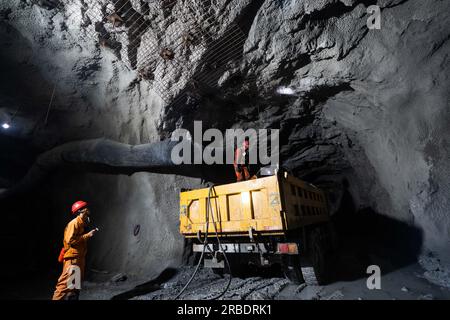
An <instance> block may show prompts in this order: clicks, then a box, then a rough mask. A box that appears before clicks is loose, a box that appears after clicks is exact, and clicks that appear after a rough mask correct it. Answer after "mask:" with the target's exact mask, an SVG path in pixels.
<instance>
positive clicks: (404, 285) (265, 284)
mask: <svg viewBox="0 0 450 320" xmlns="http://www.w3.org/2000/svg"><path fill="white" fill-rule="evenodd" d="M177 271H178V273H177V274H176V275H175V276H174V277H173V278H172V279H170V280H169V281H167V282H164V283H162V284H161V287H160V289H158V290H155V291H151V292H149V293H146V294H141V295H137V296H133V295H134V294H133V290H134V288H135V287H136V284H138V285H139V284H141V283H142V281H141V282H139V281H138V279H130V281H128V280H127V281H124V282H122V283H111V282H102V283H95V282H85V284H84V291H83V292H82V294H81V297H80V298H81V299H87V300H96V299H111V298H113V297H115V298H116V299H117V298H121V295H122V297H123V298H130V299H133V300H159V299H163V300H166V299H173V298H174V297H175V296H176V295H177V294H178V292H179V290H181V288H182V287H183V286H184V284H185V283H186V282H187V281H188V279H189V277H190V276H191V274H192V272H193V271H194V268H193V267H184V268H180V269H178V270H177ZM423 272H424V270H423V269H422V268H421V267H420V265H418V264H413V265H409V266H407V267H404V268H402V269H397V270H395V271H393V272H390V273H388V274H386V275H383V276H382V278H381V290H369V289H367V286H366V280H367V279H366V278H360V279H356V280H350V281H336V282H333V283H331V284H329V285H325V286H306V285H300V286H299V285H294V284H291V283H290V282H289V281H288V280H286V279H284V278H281V277H271V278H261V277H248V278H245V279H241V278H233V279H232V282H231V285H230V288H229V289H228V291H227V292H226V293H225V295H224V296H223V297H222V298H221V299H231V300H233V299H236V300H261V299H264V300H266V299H268V300H272V299H274V300H284V299H289V300H357V299H362V300H372V299H384V300H393V299H395V300H402V299H408V300H410V299H412V300H426V299H450V290H449V289H447V288H444V287H440V286H437V285H435V284H432V283H430V282H428V281H427V280H426V279H424V278H423V276H422V274H423ZM144 282H145V281H144ZM227 282H228V275H225V277H224V278H222V277H220V276H218V275H216V274H214V273H213V272H212V271H211V270H210V269H202V270H200V271H199V273H198V274H197V277H196V280H195V281H193V283H192V284H191V286H190V287H189V288H188V289H187V290H186V291H185V293H184V294H183V295H182V297H181V298H182V299H187V300H197V299H211V298H214V297H215V296H217V295H219V294H220V293H221V292H222V290H223V289H224V288H225V287H226V284H227ZM154 288H156V287H153V288H152V286H150V287H149V288H148V290H154ZM124 293H125V295H124ZM127 293H128V295H127Z"/></svg>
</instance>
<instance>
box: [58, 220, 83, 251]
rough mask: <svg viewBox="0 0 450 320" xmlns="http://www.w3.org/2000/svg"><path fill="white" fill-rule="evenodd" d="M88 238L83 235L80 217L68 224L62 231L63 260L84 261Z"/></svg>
mask: <svg viewBox="0 0 450 320" xmlns="http://www.w3.org/2000/svg"><path fill="white" fill-rule="evenodd" d="M87 240H88V236H87V234H85V233H84V221H83V219H81V217H80V216H77V217H76V218H75V219H73V220H72V221H70V222H69V224H68V225H67V226H66V229H65V230H64V240H63V245H64V248H63V249H64V259H84V258H85V257H86V253H87Z"/></svg>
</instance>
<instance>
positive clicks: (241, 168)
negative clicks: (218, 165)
mask: <svg viewBox="0 0 450 320" xmlns="http://www.w3.org/2000/svg"><path fill="white" fill-rule="evenodd" d="M249 146H250V143H249V139H248V137H245V140H244V142H243V143H242V146H241V147H240V148H236V150H235V152H234V172H235V173H236V179H237V181H245V180H249V179H250V171H249V167H248V165H249V153H248V151H249Z"/></svg>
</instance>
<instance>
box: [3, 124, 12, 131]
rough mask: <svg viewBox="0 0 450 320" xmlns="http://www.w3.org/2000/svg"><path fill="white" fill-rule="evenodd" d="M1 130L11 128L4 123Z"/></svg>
mask: <svg viewBox="0 0 450 320" xmlns="http://www.w3.org/2000/svg"><path fill="white" fill-rule="evenodd" d="M2 128H3V129H5V130H8V129H9V128H11V126H10V125H9V124H8V123H6V122H5V123H4V124H2Z"/></svg>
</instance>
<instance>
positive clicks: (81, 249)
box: [53, 201, 98, 300]
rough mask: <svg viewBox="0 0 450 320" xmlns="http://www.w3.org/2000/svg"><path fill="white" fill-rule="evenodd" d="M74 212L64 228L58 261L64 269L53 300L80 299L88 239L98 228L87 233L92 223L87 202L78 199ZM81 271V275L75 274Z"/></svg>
mask: <svg viewBox="0 0 450 320" xmlns="http://www.w3.org/2000/svg"><path fill="white" fill-rule="evenodd" d="M72 214H73V215H76V217H75V218H74V219H72V221H70V222H69V224H68V225H67V226H66V229H65V230H64V240H63V245H64V247H63V248H62V249H61V253H60V256H59V259H58V261H59V262H61V263H63V271H62V274H61V276H60V277H59V279H58V283H57V285H56V290H55V292H54V294H53V300H78V297H79V293H80V288H81V283H78V284H75V285H74V283H73V280H74V279H75V281H77V280H79V281H81V280H82V279H83V276H84V266H85V261H86V252H87V241H88V240H89V239H90V238H92V237H93V236H94V234H95V233H96V232H97V231H98V228H95V229H93V230H91V231H90V232H87V233H85V228H86V227H87V226H88V224H89V223H90V218H89V216H90V210H89V208H88V204H87V202H84V201H77V202H75V203H74V204H73V205H72ZM76 272H79V273H80V274H79V277H78V278H77V276H76V275H75V273H76Z"/></svg>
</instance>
